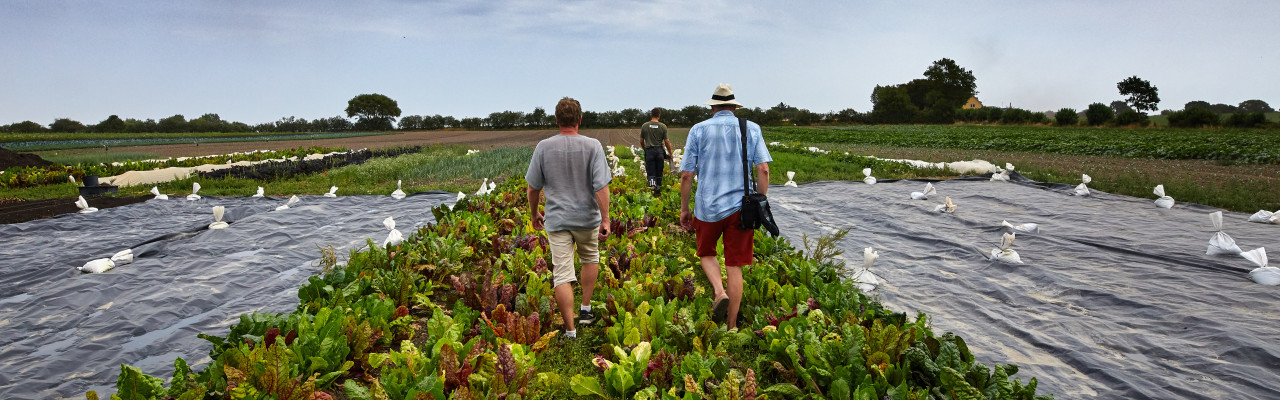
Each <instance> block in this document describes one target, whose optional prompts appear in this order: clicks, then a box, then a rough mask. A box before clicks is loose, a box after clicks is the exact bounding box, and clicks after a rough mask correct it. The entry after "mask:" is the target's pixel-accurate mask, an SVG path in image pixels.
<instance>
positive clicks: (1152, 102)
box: [1116, 75, 1160, 111]
mask: <svg viewBox="0 0 1280 400" xmlns="http://www.w3.org/2000/svg"><path fill="white" fill-rule="evenodd" d="M1116 88H1117V89H1120V95H1121V96H1126V97H1125V101H1126V102H1128V103H1129V105H1130V106H1132V107H1133V109H1134V110H1138V111H1155V110H1157V109H1158V108H1157V107H1156V105H1158V104H1160V94H1159V93H1158V92H1159V90H1157V89H1156V87H1155V86H1152V85H1151V82H1148V81H1145V80H1143V79H1142V78H1138V76H1137V75H1134V76H1131V77H1128V78H1125V79H1124V80H1122V81H1120V82H1119V83H1117V84H1116Z"/></svg>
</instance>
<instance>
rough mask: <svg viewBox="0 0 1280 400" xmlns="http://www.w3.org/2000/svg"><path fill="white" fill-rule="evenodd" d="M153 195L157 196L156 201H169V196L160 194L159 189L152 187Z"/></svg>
mask: <svg viewBox="0 0 1280 400" xmlns="http://www.w3.org/2000/svg"><path fill="white" fill-rule="evenodd" d="M151 194H152V195H155V196H156V200H169V195H167V194H163V193H160V188H159V187H156V186H152V187H151Z"/></svg>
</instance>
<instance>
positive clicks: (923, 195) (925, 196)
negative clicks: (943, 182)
mask: <svg viewBox="0 0 1280 400" xmlns="http://www.w3.org/2000/svg"><path fill="white" fill-rule="evenodd" d="M935 194H938V190H937V189H934V188H933V183H932V182H926V183H925V184H924V191H923V192H911V200H929V196H933V195H935Z"/></svg>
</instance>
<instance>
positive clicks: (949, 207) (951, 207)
mask: <svg viewBox="0 0 1280 400" xmlns="http://www.w3.org/2000/svg"><path fill="white" fill-rule="evenodd" d="M933 211H934V212H943V213H947V214H951V213H954V212H956V205H955V204H954V203H952V202H951V198H950V197H947V202H946V203H943V204H939V205H937V206H935V207H933Z"/></svg>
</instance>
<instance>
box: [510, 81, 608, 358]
mask: <svg viewBox="0 0 1280 400" xmlns="http://www.w3.org/2000/svg"><path fill="white" fill-rule="evenodd" d="M581 123H582V106H581V105H580V104H579V103H578V101H577V100H574V99H571V98H568V97H565V98H563V99H560V103H559V104H556V124H557V125H559V126H560V134H559V135H556V136H552V137H550V138H547V139H545V140H543V141H541V142H538V147H537V148H534V150H533V159H532V160H530V161H529V171H528V172H526V173H525V174H524V180H525V182H528V183H529V188H528V195H529V213H530V220H531V221H532V223H533V229H535V230H542V229H544V228H545V229H546V230H547V241H548V242H550V247H551V265H552V280H553V282H552V286H553V287H554V288H555V300H556V305H557V307H559V309H560V316H561V317H562V318H564V327H565V331H564V334H565V337H569V338H573V337H577V336H578V330H577V328H576V327H575V326H574V321H573V287H572V286H570V285H569V284H570V283H573V282H574V281H577V280H578V279H577V277H575V276H574V275H575V274H574V268H573V255H574V252H575V247H576V252H577V254H578V260H579V261H580V262H582V303H581V307H580V308H579V314H580V315H579V318H578V323H580V324H583V325H590V324H591V323H593V322H595V313H593V312H592V311H591V292H592V290H594V289H595V287H596V278H597V277H598V276H599V274H600V252H599V248H598V247H599V241H600V236H607V235H608V234H609V182H611V181H612V180H613V176H612V175H611V174H610V173H609V164H608V163H607V162H606V161H605V155H604V148H603V147H601V146H600V141H598V140H595V139H592V138H589V137H586V136H582V135H579V134H578V125H580V124H581ZM544 190H545V191H546V199H547V205H546V215H545V217H544V216H543V213H540V212H538V204H539V203H541V201H542V193H543V191H544Z"/></svg>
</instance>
